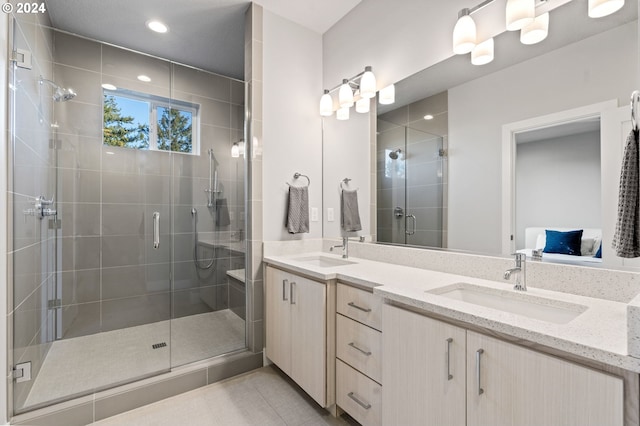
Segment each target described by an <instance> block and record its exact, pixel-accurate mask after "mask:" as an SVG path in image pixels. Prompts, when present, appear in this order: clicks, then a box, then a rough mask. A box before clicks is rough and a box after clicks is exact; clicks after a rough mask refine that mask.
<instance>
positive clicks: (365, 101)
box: [356, 98, 371, 114]
mask: <svg viewBox="0 0 640 426" xmlns="http://www.w3.org/2000/svg"><path fill="white" fill-rule="evenodd" d="M370 103H371V99H370V98H360V99H358V101H357V102H356V112H359V113H361V114H366V113H367V112H369V104H370Z"/></svg>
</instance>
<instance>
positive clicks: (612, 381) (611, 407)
mask: <svg viewBox="0 0 640 426" xmlns="http://www.w3.org/2000/svg"><path fill="white" fill-rule="evenodd" d="M383 328H384V330H385V333H384V334H383V354H384V365H383V373H382V377H383V382H384V390H383V423H384V424H385V425H387V424H388V425H404V424H446V425H464V424H465V422H466V424H467V425H474V426H475V425H518V426H527V425H531V426H534V425H535V426H539V425H562V426H567V425H576V426H578V425H580V426H587V425H592V426H600V425H607V426H609V425H622V424H623V421H624V419H623V417H624V414H623V412H624V408H623V403H624V398H623V381H622V378H619V377H615V376H611V375H608V374H606V373H603V372H600V371H597V370H593V369H590V368H587V367H584V366H582V365H578V364H575V363H573V362H569V361H565V360H562V359H560V358H556V357H554V356H550V355H546V354H543V353H540V352H537V351H534V350H530V349H527V348H524V347H521V346H518V345H514V344H512V343H508V342H505V341H502V340H498V339H496V338H493V337H489V336H485V335H483V334H480V333H476V332H474V331H470V330H465V329H464V328H461V327H457V326H454V325H450V324H447V323H444V322H442V321H438V320H435V319H432V318H429V317H426V316H423V315H420V314H417V313H414V312H410V311H407V310H404V309H401V308H398V307H395V306H391V305H384V307H383ZM449 339H451V340H449ZM465 394H466V398H465ZM465 419H466V420H465Z"/></svg>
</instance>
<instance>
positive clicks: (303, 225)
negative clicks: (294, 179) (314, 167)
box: [286, 186, 309, 234]
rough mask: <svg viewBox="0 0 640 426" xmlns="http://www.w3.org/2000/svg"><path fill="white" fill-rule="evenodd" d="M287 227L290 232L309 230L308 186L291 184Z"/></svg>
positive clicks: (298, 232) (297, 232) (296, 232)
mask: <svg viewBox="0 0 640 426" xmlns="http://www.w3.org/2000/svg"><path fill="white" fill-rule="evenodd" d="M286 227H287V231H289V233H290V234H301V233H305V232H309V187H308V186H289V197H288V207H287V222H286Z"/></svg>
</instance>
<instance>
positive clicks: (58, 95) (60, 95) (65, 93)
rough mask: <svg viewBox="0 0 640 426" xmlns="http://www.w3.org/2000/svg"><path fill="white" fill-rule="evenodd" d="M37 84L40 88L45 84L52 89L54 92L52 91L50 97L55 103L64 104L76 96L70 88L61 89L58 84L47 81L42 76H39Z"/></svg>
mask: <svg viewBox="0 0 640 426" xmlns="http://www.w3.org/2000/svg"><path fill="white" fill-rule="evenodd" d="M39 82H40V85H41V86H42V85H44V84H45V83H47V84H48V85H50V86H51V87H53V89H54V90H53V95H51V97H52V98H53V100H54V101H55V102H66V101H69V100H71V99H73V98H75V97H76V96H77V95H78V94H77V93H76V92H75V91H74V90H73V89H72V88H70V87H68V88H64V87H61V86H59V85H58V84H56V83H54V82H53V81H51V80H47V79H46V78H44V77H42V76H40V80H39Z"/></svg>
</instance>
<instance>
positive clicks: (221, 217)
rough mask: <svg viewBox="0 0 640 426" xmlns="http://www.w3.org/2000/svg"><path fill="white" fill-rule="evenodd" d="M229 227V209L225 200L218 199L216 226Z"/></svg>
mask: <svg viewBox="0 0 640 426" xmlns="http://www.w3.org/2000/svg"><path fill="white" fill-rule="evenodd" d="M229 225H231V217H229V207H228V206H227V199H226V198H220V199H218V200H216V226H229Z"/></svg>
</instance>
